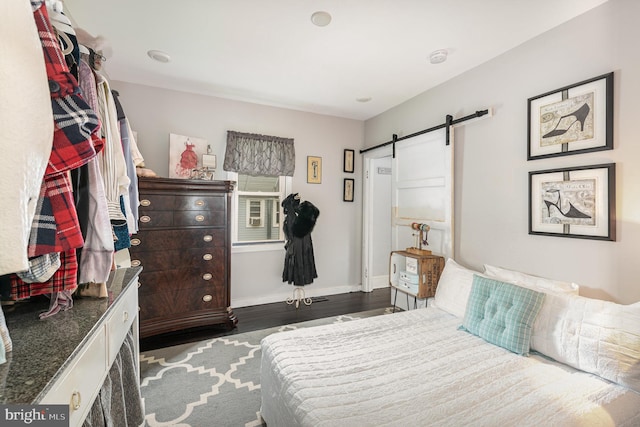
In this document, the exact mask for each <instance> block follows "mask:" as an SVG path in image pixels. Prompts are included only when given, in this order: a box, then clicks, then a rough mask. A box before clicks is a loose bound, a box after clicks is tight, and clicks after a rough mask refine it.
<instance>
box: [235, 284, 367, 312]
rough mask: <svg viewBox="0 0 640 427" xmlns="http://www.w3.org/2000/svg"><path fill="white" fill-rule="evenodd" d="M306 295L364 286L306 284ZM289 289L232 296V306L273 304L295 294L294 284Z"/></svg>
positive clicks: (310, 295)
mask: <svg viewBox="0 0 640 427" xmlns="http://www.w3.org/2000/svg"><path fill="white" fill-rule="evenodd" d="M303 288H304V293H305V297H307V298H312V297H322V296H326V295H336V294H347V293H349V292H360V291H361V290H362V286H360V285H351V286H349V285H344V286H334V287H331V288H315V289H314V287H313V286H304V287H303ZM288 289H289V290H288V291H286V292H278V293H277V294H270V295H256V296H254V297H245V298H233V297H231V307H232V308H236V307H249V306H252V305H260V304H271V303H274V302H285V301H286V300H287V298H291V297H292V296H293V286H289V288H288Z"/></svg>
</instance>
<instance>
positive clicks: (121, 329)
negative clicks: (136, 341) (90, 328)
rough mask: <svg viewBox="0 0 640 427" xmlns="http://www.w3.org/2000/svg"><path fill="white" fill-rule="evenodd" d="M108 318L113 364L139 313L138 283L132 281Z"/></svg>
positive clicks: (109, 359)
mask: <svg viewBox="0 0 640 427" xmlns="http://www.w3.org/2000/svg"><path fill="white" fill-rule="evenodd" d="M112 310H113V312H112V314H111V315H110V316H109V318H108V319H107V337H108V346H107V352H108V363H109V365H111V363H113V361H114V360H115V358H116V355H117V354H118V352H119V351H120V347H121V346H122V343H123V342H124V338H125V336H126V335H127V333H128V332H129V329H130V328H131V325H132V324H133V321H134V319H135V318H136V316H137V315H138V284H137V283H132V284H131V285H130V286H129V289H127V290H126V292H125V293H124V294H123V295H121V296H120V298H119V299H118V302H117V304H116V305H115V306H114V307H113V309H112Z"/></svg>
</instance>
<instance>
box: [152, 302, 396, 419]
mask: <svg viewBox="0 0 640 427" xmlns="http://www.w3.org/2000/svg"><path fill="white" fill-rule="evenodd" d="M386 313H391V308H386V309H385V308H382V309H377V310H369V311H363V312H359V313H352V314H345V315H341V316H335V317H328V318H324V319H317V320H310V321H307V322H301V323H294V324H290V325H284V326H277V327H274V328H268V329H262V330H258V331H252V332H245V333H242V334H235V335H226V336H222V337H218V338H212V339H209V340H204V341H200V342H195V343H189V344H181V345H177V346H173V347H167V348H161V349H157V350H152V351H148V352H144V353H142V354H140V376H141V384H140V389H141V392H142V398H143V400H144V405H145V413H146V416H145V421H146V424H147V426H149V427H165V426H179V427H209V426H221V427H235V426H246V427H254V426H265V424H264V422H263V421H262V418H261V417H260V357H261V350H260V340H262V338H264V337H266V336H267V335H270V334H272V333H275V332H281V331H287V330H292V329H299V328H307V327H310V326H318V325H326V324H330V323H342V322H348V321H352V320H356V319H360V318H364V317H371V316H377V315H381V314H386Z"/></svg>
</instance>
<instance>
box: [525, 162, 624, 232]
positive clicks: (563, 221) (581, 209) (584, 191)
mask: <svg viewBox="0 0 640 427" xmlns="http://www.w3.org/2000/svg"><path fill="white" fill-rule="evenodd" d="M615 180H616V165H615V163H607V164H601V165H593V166H580V167H572V168H562V169H549V170H542V171H534V172H529V234H539V235H544V236H557V237H575V238H580V239H595V240H609V241H615V240H616V222H615V219H616V212H615V206H616V200H615V198H616V197H615V194H616V191H615V190H616V183H615Z"/></svg>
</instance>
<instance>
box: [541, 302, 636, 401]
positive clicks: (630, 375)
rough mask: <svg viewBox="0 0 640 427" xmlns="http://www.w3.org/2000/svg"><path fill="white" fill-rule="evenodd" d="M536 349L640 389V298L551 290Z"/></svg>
mask: <svg viewBox="0 0 640 427" xmlns="http://www.w3.org/2000/svg"><path fill="white" fill-rule="evenodd" d="M531 350H532V351H537V352H539V353H542V354H544V355H545V356H548V357H550V358H552V359H555V360H557V361H558V362H561V363H564V364H566V365H569V366H572V367H574V368H577V369H580V370H582V371H585V372H589V373H592V374H595V375H598V376H600V377H602V378H605V379H607V380H609V381H613V382H615V383H617V384H620V385H622V386H626V387H628V388H630V389H632V390H635V391H636V392H638V393H640V302H637V303H635V304H632V305H620V304H616V303H613V302H609V301H602V300H596V299H591V298H586V297H581V296H577V295H570V294H566V293H565V294H560V293H555V292H548V293H547V295H546V296H545V299H544V301H543V303H542V308H541V309H540V312H539V313H538V317H537V318H536V321H535V322H534V325H533V331H532V333H531Z"/></svg>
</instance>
